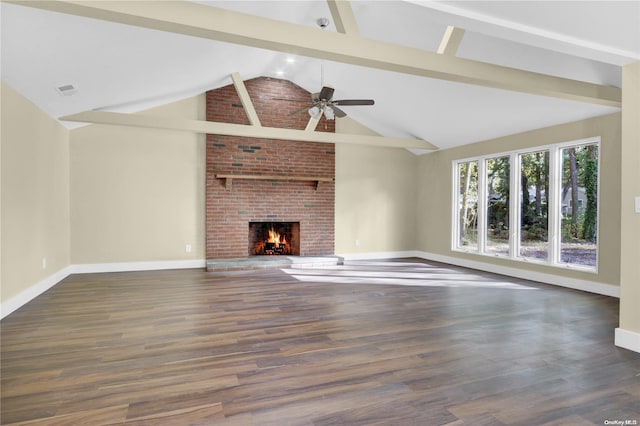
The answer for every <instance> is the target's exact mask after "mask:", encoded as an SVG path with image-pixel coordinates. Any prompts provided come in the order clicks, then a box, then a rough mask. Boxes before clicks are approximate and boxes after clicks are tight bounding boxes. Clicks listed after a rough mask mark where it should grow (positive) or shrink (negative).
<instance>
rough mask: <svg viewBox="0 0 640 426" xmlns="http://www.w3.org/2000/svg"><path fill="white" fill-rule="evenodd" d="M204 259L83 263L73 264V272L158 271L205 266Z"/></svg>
mask: <svg viewBox="0 0 640 426" xmlns="http://www.w3.org/2000/svg"><path fill="white" fill-rule="evenodd" d="M206 266H207V262H206V261H205V260H204V259H195V260H168V261H154V262H119V263H81V264H77V265H71V270H72V273H73V274H95V273H101V272H131V271H158V270H162V269H191V268H205V267H206Z"/></svg>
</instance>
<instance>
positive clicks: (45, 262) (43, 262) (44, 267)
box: [42, 257, 47, 269]
mask: <svg viewBox="0 0 640 426" xmlns="http://www.w3.org/2000/svg"><path fill="white" fill-rule="evenodd" d="M42 269H47V258H46V257H43V258H42Z"/></svg>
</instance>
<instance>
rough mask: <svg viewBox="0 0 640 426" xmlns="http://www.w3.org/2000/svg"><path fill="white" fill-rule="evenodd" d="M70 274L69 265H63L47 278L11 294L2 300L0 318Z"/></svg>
mask: <svg viewBox="0 0 640 426" xmlns="http://www.w3.org/2000/svg"><path fill="white" fill-rule="evenodd" d="M69 275H71V266H67V267H64V268H62V269H60V270H59V271H58V272H56V273H54V274H52V275H49V276H48V277H47V278H45V279H43V280H42V281H39V282H38V283H36V284H34V285H32V286H31V287H29V288H27V289H26V290H24V291H21V292H20V293H18V294H16V295H15V296H13V297H12V298H11V299H9V300H7V301H5V302H2V305H1V306H0V318H4V317H6V316H7V315H9V314H10V313H11V312H13V311H15V310H16V309H18V308H20V307H21V306H23V305H26V304H27V303H28V302H29V301H30V300H33V299H35V298H36V297H38V296H40V295H41V294H42V293H44V292H45V291H47V290H49V289H50V288H51V287H53V286H54V285H56V284H58V283H59V282H60V281H62V280H64V279H65V278H67V277H68V276H69Z"/></svg>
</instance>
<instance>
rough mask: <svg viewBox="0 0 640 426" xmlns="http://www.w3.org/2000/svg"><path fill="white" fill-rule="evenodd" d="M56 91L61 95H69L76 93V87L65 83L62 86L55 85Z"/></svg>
mask: <svg viewBox="0 0 640 426" xmlns="http://www.w3.org/2000/svg"><path fill="white" fill-rule="evenodd" d="M56 91H57V92H58V93H59V94H60V95H62V96H71V95H75V94H76V93H78V88H77V87H76V86H74V85H73V84H65V85H63V86H58V87H56Z"/></svg>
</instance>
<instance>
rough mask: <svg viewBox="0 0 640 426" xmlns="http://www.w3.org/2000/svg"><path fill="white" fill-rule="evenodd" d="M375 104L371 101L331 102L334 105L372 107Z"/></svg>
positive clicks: (344, 100)
mask: <svg viewBox="0 0 640 426" xmlns="http://www.w3.org/2000/svg"><path fill="white" fill-rule="evenodd" d="M374 103H375V102H374V101H373V99H341V100H339V101H333V102H332V104H334V105H347V106H349V105H373V104H374Z"/></svg>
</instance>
